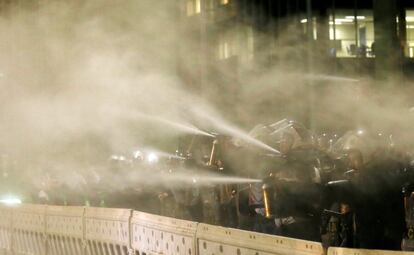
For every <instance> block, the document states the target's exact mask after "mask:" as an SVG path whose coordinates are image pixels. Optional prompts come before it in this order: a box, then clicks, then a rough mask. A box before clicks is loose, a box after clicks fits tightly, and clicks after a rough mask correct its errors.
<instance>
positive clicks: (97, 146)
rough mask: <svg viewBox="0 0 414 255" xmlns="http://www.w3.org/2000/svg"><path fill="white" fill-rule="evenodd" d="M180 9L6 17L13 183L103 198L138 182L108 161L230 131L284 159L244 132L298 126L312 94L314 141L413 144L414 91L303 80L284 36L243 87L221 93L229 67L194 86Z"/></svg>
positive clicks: (154, 5)
mask: <svg viewBox="0 0 414 255" xmlns="http://www.w3.org/2000/svg"><path fill="white" fill-rule="evenodd" d="M175 2H176V1H152V0H140V1H131V0H121V1H117V2H116V3H115V2H114V3H109V2H105V1H98V0H88V1H50V2H49V3H47V2H45V3H43V4H40V5H39V6H38V5H36V6H34V4H27V6H26V5H25V4H24V3H23V4H20V5H13V4H11V6H9V7H8V8H7V9H6V10H4V13H3V15H1V16H0V21H1V22H0V30H1V31H2V33H1V36H0V48H1V50H0V72H1V76H0V86H1V93H0V104H1V107H0V112H1V115H0V116H1V119H0V149H1V153H2V154H3V155H8V156H9V157H11V158H13V159H15V161H16V162H17V163H16V165H18V167H17V166H16V167H15V170H14V171H16V173H18V175H20V176H26V178H25V179H26V181H27V182H33V183H35V184H36V186H42V185H43V184H44V181H42V180H44V179H45V178H46V177H45V176H48V175H51V176H52V177H50V178H55V179H58V180H59V181H61V182H64V183H66V184H67V185H69V186H71V187H77V186H79V185H80V186H82V185H86V184H87V183H88V182H91V181H92V182H93V181H95V182H99V180H100V179H101V178H104V177H108V176H110V177H113V178H112V179H111V180H112V183H113V185H107V186H106V188H108V189H111V188H115V187H117V188H119V187H128V186H135V185H137V184H138V183H140V178H142V176H141V175H138V174H136V172H134V171H131V172H125V173H124V174H123V175H116V177H115V176H112V173H110V172H108V170H106V168H105V167H103V166H104V165H106V164H107V163H108V158H109V157H110V155H113V154H114V153H118V152H121V153H124V152H126V151H128V150H131V151H130V153H132V150H133V148H134V146H136V145H137V144H140V145H144V146H148V147H152V148H158V149H159V150H161V151H165V152H166V153H168V152H174V151H175V149H176V141H177V137H178V136H179V135H182V134H183V133H189V134H198V135H205V136H212V134H211V133H212V132H219V133H226V134H229V135H232V136H235V137H237V138H239V139H241V140H244V141H245V142H247V143H250V144H252V145H253V146H257V147H260V148H262V149H264V150H267V152H272V153H277V152H278V151H277V149H275V148H272V147H270V146H268V145H266V144H264V143H263V142H260V141H257V140H255V139H253V138H251V137H249V136H248V135H247V132H246V131H247V130H249V129H251V128H252V127H254V126H255V125H256V124H258V123H264V124H269V123H273V122H275V121H277V120H280V119H282V118H292V119H298V120H303V119H304V118H303V115H304V113H305V112H306V102H305V101H306V100H304V99H305V98H307V94H308V91H309V90H308V89H309V87H311V88H312V89H313V90H314V93H315V98H316V100H315V107H314V108H313V113H312V116H313V119H314V123H315V124H314V125H313V127H314V129H315V131H317V132H318V131H324V130H340V131H344V130H346V129H350V128H355V127H358V126H364V127H366V128H368V129H370V128H372V129H378V130H384V131H383V132H389V133H398V134H399V135H401V136H402V137H404V139H403V140H405V141H409V139H411V138H412V137H413V134H412V129H411V127H412V124H414V121H413V118H414V115H413V113H412V110H411V111H410V110H409V109H410V107H412V105H410V104H409V103H410V102H409V101H408V98H406V96H405V95H408V94H409V92H410V90H411V89H410V86H405V87H402V86H399V84H396V85H395V86H393V87H394V89H393V90H392V93H391V92H390V91H389V90H388V91H386V92H385V93H380V92H379V89H378V88H377V87H376V85H377V84H375V83H374V82H373V81H371V80H370V79H369V78H367V77H354V76H352V75H351V76H349V77H341V76H339V77H336V76H330V75H326V74H323V73H322V74H312V75H305V74H304V73H305V72H304V71H303V70H302V69H298V68H297V66H298V63H301V62H303V60H302V58H303V57H304V56H299V57H298V56H297V54H296V55H295V57H292V56H293V54H292V51H293V50H298V47H296V48H295V49H292V47H291V46H290V43H289V42H290V39H289V38H287V39H286V38H284V37H292V36H295V35H294V34H295V33H286V36H283V34H284V33H282V36H281V37H282V38H280V40H279V42H280V43H279V46H278V48H277V57H278V58H279V60H280V61H279V62H278V63H280V64H275V65H272V66H267V67H263V66H262V65H255V66H252V67H249V68H248V67H246V66H247V64H246V65H244V64H242V65H241V66H240V77H239V78H237V86H235V85H234V81H233V80H232V81H231V82H224V84H223V79H221V78H222V77H225V76H226V74H227V73H229V71H231V70H230V69H231V68H226V67H223V68H222V70H221V73H220V75H219V76H217V78H214V77H213V78H211V77H210V78H209V79H206V81H204V82H203V86H202V87H201V88H196V87H191V85H189V84H188V82H187V81H185V80H184V79H182V77H181V76H180V75H178V74H177V62H178V60H179V61H181V63H180V66H183V68H185V69H186V72H187V73H189V74H191V75H194V76H195V77H197V76H196V74H197V73H198V72H199V70H197V68H196V67H192V64H193V63H194V61H195V60H194V59H197V58H198V57H199V55H200V52H191V51H192V50H194V49H198V50H199V48H197V45H198V44H199V42H198V41H197V38H198V36H197V35H196V33H191V32H187V31H183V30H185V29H186V27H185V26H183V25H182V20H180V19H179V18H177V13H176V12H175V11H173V10H176V9H177V6H176V3H175ZM239 26H240V27H241V26H243V25H241V24H240V25H239ZM292 34H293V35H292ZM297 36H298V37H299V36H300V35H297ZM260 40H261V41H258V44H260V43H261V44H264V43H266V41H267V40H270V39H269V38H268V36H266V35H263V36H262V37H261V39H260ZM300 47H302V46H300ZM300 47H299V48H300ZM183 53H184V55H186V57H182V55H183ZM193 53H194V54H193ZM201 55H203V54H201ZM258 55H260V50H259V52H258ZM188 56H194V59H191V57H188ZM189 59H190V60H189ZM315 61H316V62H318V66H323V65H324V64H325V63H324V61H323V59H316V60H315ZM209 64H211V63H209ZM247 69H249V71H245V70H247ZM220 77H221V78H220ZM219 79H220V80H219ZM230 83H232V84H230ZM230 89H233V90H232V91H230ZM411 109H412V108H411ZM204 178H207V177H204ZM214 178H218V177H216V176H211V180H213V179H214ZM46 179H47V178H46ZM156 179H157V178H147V179H146V181H151V180H153V181H155V180H156ZM200 179H202V178H200ZM186 180H187V179H186ZM238 181H241V180H238ZM244 181H246V182H249V181H252V180H244Z"/></svg>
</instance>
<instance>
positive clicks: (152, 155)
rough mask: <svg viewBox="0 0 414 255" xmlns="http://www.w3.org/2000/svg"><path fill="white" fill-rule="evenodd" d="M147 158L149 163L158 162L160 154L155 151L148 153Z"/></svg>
mask: <svg viewBox="0 0 414 255" xmlns="http://www.w3.org/2000/svg"><path fill="white" fill-rule="evenodd" d="M147 160H148V162H149V163H157V162H158V156H157V155H156V154H155V153H150V154H148V157H147Z"/></svg>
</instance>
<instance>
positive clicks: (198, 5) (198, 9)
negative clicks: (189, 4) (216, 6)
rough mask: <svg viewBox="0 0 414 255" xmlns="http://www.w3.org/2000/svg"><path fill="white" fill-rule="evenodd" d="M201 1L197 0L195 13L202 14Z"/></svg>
mask: <svg viewBox="0 0 414 255" xmlns="http://www.w3.org/2000/svg"><path fill="white" fill-rule="evenodd" d="M200 1H201V0H195V4H194V5H195V13H200V12H201V2H200Z"/></svg>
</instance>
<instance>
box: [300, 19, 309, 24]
mask: <svg viewBox="0 0 414 255" xmlns="http://www.w3.org/2000/svg"><path fill="white" fill-rule="evenodd" d="M306 22H308V19H302V20H301V21H300V23H302V24H303V23H306Z"/></svg>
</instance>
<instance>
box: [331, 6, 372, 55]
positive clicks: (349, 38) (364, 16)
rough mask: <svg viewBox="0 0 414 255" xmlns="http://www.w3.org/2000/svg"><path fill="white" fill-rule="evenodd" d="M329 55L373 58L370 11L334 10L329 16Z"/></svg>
mask: <svg viewBox="0 0 414 255" xmlns="http://www.w3.org/2000/svg"><path fill="white" fill-rule="evenodd" d="M329 39H330V40H331V41H332V43H331V54H332V55H335V56H337V57H373V56H374V55H375V54H374V50H373V46H374V19H373V13H372V10H358V13H357V15H356V17H355V14H354V10H352V9H348V10H341V9H340V10H335V13H332V11H331V15H330V16H329Z"/></svg>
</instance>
